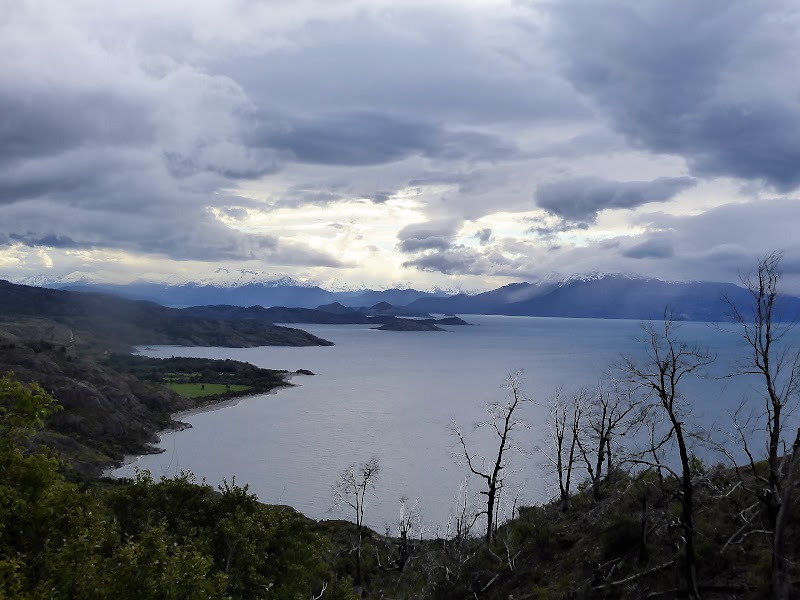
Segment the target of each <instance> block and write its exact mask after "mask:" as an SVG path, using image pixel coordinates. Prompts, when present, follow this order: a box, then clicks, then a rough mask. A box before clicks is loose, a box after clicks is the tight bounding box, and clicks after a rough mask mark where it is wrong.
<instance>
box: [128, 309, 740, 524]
mask: <svg viewBox="0 0 800 600" xmlns="http://www.w3.org/2000/svg"><path fill="white" fill-rule="evenodd" d="M465 318H466V319H467V320H468V321H469V322H471V323H474V324H475V326H472V327H468V326H462V327H448V331H447V332H446V333H436V332H389V331H375V330H373V329H370V328H369V327H368V326H365V325H305V326H299V327H302V328H303V329H306V330H307V331H309V332H311V333H313V334H315V335H318V336H320V337H323V338H326V339H329V340H331V341H332V342H334V343H335V344H336V345H335V346H332V347H306V348H286V347H259V348H246V349H231V348H185V347H173V346H169V347H165V346H160V347H156V348H148V349H147V350H146V351H144V350H143V353H144V354H147V355H148V356H156V357H169V356H172V355H175V356H193V357H210V358H231V359H236V360H241V361H247V362H250V363H252V364H254V365H257V366H259V367H265V368H272V369H285V370H289V371H296V370H298V369H309V370H311V371H313V372H314V373H316V375H315V376H297V377H295V378H294V380H293V383H295V384H297V385H296V386H295V387H292V388H283V389H280V390H278V391H277V392H275V393H272V394H266V395H260V396H253V397H247V398H242V399H240V400H239V401H238V402H237V403H235V404H232V405H225V406H222V407H219V408H215V409H213V410H206V411H201V412H196V413H193V414H189V415H186V416H182V417H181V420H183V421H185V422H188V423H190V424H191V425H192V429H187V430H184V431H180V432H170V433H165V434H164V435H163V436H162V439H161V443H160V447H161V448H163V449H164V452H163V453H162V454H156V455H149V456H143V457H139V458H137V459H136V460H135V461H133V462H132V463H130V464H128V465H126V466H124V467H122V468H120V469H117V470H116V471H114V475H115V476H118V477H121V476H132V474H133V473H134V469H135V468H143V469H148V470H150V471H151V472H152V473H153V475H154V476H160V475H162V474H166V475H173V474H175V473H176V472H178V471H180V470H190V471H192V472H194V473H195V474H196V475H197V477H198V478H204V479H205V480H206V481H207V482H208V483H209V484H212V485H217V484H219V483H221V482H222V480H223V479H225V480H228V481H230V480H231V479H232V478H233V477H234V476H235V478H236V483H238V484H245V483H247V484H248V485H249V486H250V489H251V490H252V491H253V492H255V493H256V494H257V495H258V497H259V498H260V499H261V500H262V501H263V502H267V503H273V504H288V505H291V506H293V507H295V508H296V509H298V510H300V511H301V512H303V513H304V514H306V515H308V516H309V517H312V518H314V519H329V518H348V519H350V520H353V516H352V514H350V512H347V511H344V510H338V509H333V510H332V505H333V497H332V493H331V487H332V486H333V485H334V484H335V483H336V482H337V480H338V479H339V477H340V475H341V473H342V472H343V471H344V470H345V469H346V468H347V467H348V465H350V464H352V463H363V462H366V461H367V460H369V459H370V458H371V457H372V456H376V457H377V458H378V461H379V463H380V474H379V478H378V480H377V485H376V489H375V495H374V497H372V498H370V499H369V500H368V504H367V508H366V516H365V522H366V523H367V524H368V525H370V526H371V527H373V528H376V529H377V530H378V531H383V530H384V528H385V526H386V525H387V524H391V523H393V522H395V521H396V520H397V519H398V517H399V506H400V504H399V500H400V498H401V497H407V498H409V501H410V502H411V503H413V502H414V501H418V503H419V504H418V509H417V510H418V512H419V514H420V515H421V518H422V522H423V523H424V525H425V528H426V530H425V533H426V535H428V536H431V535H435V534H436V531H437V530H438V531H444V530H445V529H446V527H447V524H448V519H449V518H450V516H451V513H452V512H453V511H454V509H455V506H456V501H457V497H458V494H459V489H460V488H461V486H462V485H463V484H464V482H465V477H466V475H467V469H466V467H465V466H464V465H463V460H462V456H461V455H460V450H459V448H458V447H457V446H456V443H457V439H456V438H455V437H454V436H453V434H452V433H451V429H450V426H451V424H453V423H456V424H457V425H458V426H459V427H460V428H461V429H462V430H463V431H464V432H465V434H466V436H467V440H468V443H469V444H470V448H471V449H475V451H476V452H478V451H483V452H485V453H486V454H487V455H488V454H490V453H491V452H492V451H494V452H496V444H494V442H493V440H492V439H491V438H490V437H488V436H487V435H486V434H485V430H483V429H482V430H479V431H477V432H473V430H472V428H473V425H474V424H475V423H476V422H480V421H485V419H486V412H485V406H486V404H487V403H489V402H492V401H501V402H502V401H504V400H505V399H506V398H507V391H506V390H505V389H504V388H503V385H504V382H505V380H506V378H507V376H508V375H509V374H510V373H513V372H516V371H519V370H523V371H524V372H523V374H522V376H521V377H522V383H523V389H524V391H525V393H526V395H527V396H529V397H530V398H532V400H533V402H531V403H526V404H525V405H524V406H523V409H522V411H521V412H520V416H522V417H524V418H525V420H526V422H527V423H528V425H529V427H528V428H527V429H521V430H519V431H518V432H517V434H516V443H517V445H518V446H519V452H515V453H514V455H513V456H511V460H510V464H509V467H508V470H507V481H508V485H507V488H506V496H505V498H506V501H507V504H505V505H504V506H505V507H506V510H507V507H508V505H510V504H513V503H514V502H516V503H517V504H518V505H519V504H532V503H538V502H542V501H544V500H546V499H548V498H550V497H552V496H553V494H554V493H555V492H557V488H556V489H554V478H553V476H552V474H551V473H550V472H549V470H548V469H547V468H546V466H545V463H546V459H545V456H544V454H543V452H542V450H543V449H545V448H546V440H547V437H548V433H549V424H548V414H549V409H548V404H547V400H548V397H549V396H550V394H552V392H553V391H554V390H555V389H556V388H557V387H558V386H565V387H566V388H567V389H574V388H576V387H578V386H581V385H596V384H597V383H598V381H601V380H603V379H605V378H606V372H607V371H608V369H609V365H610V364H611V363H612V362H613V361H615V360H617V359H618V358H619V357H620V356H621V355H629V356H635V355H638V354H641V353H642V352H643V351H644V349H645V346H644V344H643V343H642V329H641V325H640V323H639V322H636V321H616V320H613V321H612V320H595V319H557V318H535V317H501V316H467V317H465ZM677 336H678V337H679V338H680V339H683V340H686V341H691V342H695V341H696V342H698V343H700V344H701V345H703V346H705V347H707V348H709V349H710V350H711V351H712V352H714V353H715V354H716V355H717V357H718V358H717V361H716V363H715V366H714V372H715V373H727V372H730V371H731V370H732V369H733V368H734V366H735V365H734V363H735V360H736V358H737V357H744V356H746V355H745V353H744V348H743V347H742V346H741V344H740V338H739V337H737V336H736V335H734V334H732V333H728V332H723V331H719V330H718V329H716V328H714V327H711V326H709V325H707V324H703V323H683V324H681V325H680V329H679V330H678V333H677ZM749 388H750V384H749V383H748V382H746V381H743V380H742V378H734V379H710V378H693V379H691V380H689V379H687V380H686V386H685V388H684V391H685V393H686V396H687V400H689V401H690V402H691V404H692V406H693V418H695V419H696V420H697V421H698V422H701V423H705V424H708V423H710V422H712V421H714V420H720V419H721V418H722V416H724V415H725V413H726V411H728V410H731V409H733V408H735V407H736V405H738V404H739V402H741V400H742V398H743V397H744V395H745V394H747V393H748V390H749ZM479 489H480V487H479V485H478V482H477V481H471V482H470V483H469V484H468V490H469V493H470V495H473V494H477V492H478V491H479ZM475 501H476V502H480V500H475ZM348 510H350V509H348Z"/></svg>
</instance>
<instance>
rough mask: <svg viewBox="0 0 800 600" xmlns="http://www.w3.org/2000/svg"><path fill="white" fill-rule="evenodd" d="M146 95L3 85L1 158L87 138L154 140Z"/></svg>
mask: <svg viewBox="0 0 800 600" xmlns="http://www.w3.org/2000/svg"><path fill="white" fill-rule="evenodd" d="M146 109H147V107H146V105H145V104H144V102H143V101H142V100H140V99H139V100H137V99H134V98H126V97H124V96H122V95H119V94H114V93H109V92H107V91H94V92H88V91H87V92H80V93H79V92H70V91H67V90H63V89H37V90H35V91H29V90H25V89H24V88H23V89H16V90H15V89H5V90H0V161H3V162H6V161H8V162H11V163H15V162H17V161H19V160H20V159H22V158H26V157H36V156H47V155H52V154H58V153H60V152H63V151H65V150H69V149H71V148H76V147H79V146H82V145H85V144H92V145H99V146H107V145H116V144H120V143H124V144H132V145H138V144H142V143H146V142H148V141H152V140H153V138H154V135H155V124H154V123H153V122H152V120H151V119H150V118H149V117H148V114H147V110H146Z"/></svg>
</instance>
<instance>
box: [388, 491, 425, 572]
mask: <svg viewBox="0 0 800 600" xmlns="http://www.w3.org/2000/svg"><path fill="white" fill-rule="evenodd" d="M417 504H418V502H417V501H415V502H414V503H413V504H411V506H409V505H408V497H406V496H403V497H401V498H400V518H399V520H397V521H396V522H395V529H396V530H395V532H394V533H395V534H396V537H392V534H393V532H392V530H391V529H390V528H389V527H388V526H387V527H386V546H387V548H386V560H385V561H382V560H381V557H380V554H379V555H378V565H379V566H380V567H381V568H382V569H383V570H384V571H399V572H400V574H401V575H402V573H403V571H404V570H405V568H406V566H407V565H408V564H409V562H410V561H411V559H412V557H413V556H414V553H415V552H416V551H417V550H418V549H419V546H420V544H421V543H422V523H421V521H420V517H419V515H418V514H417ZM384 563H385V564H384Z"/></svg>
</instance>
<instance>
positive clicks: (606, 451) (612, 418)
mask: <svg viewBox="0 0 800 600" xmlns="http://www.w3.org/2000/svg"><path fill="white" fill-rule="evenodd" d="M593 400H594V401H593V402H587V408H586V410H585V411H584V426H583V431H582V432H581V435H579V436H578V440H577V441H578V446H579V448H580V451H581V456H582V457H583V462H584V464H585V465H586V471H587V472H588V473H589V479H591V482H592V496H593V498H594V499H595V500H598V499H599V498H600V483H601V481H602V478H603V465H606V472H608V471H609V470H610V468H611V458H612V456H613V455H612V443H613V440H614V438H615V437H617V436H619V435H622V436H624V435H625V434H627V433H629V432H630V431H632V430H634V429H636V428H637V427H639V426H640V425H641V424H642V423H643V420H644V413H643V411H641V410H640V408H641V407H642V402H641V401H640V400H639V399H636V397H635V396H634V395H633V394H632V393H631V391H630V390H622V389H620V388H616V389H614V390H613V391H606V390H604V389H603V388H602V387H601V386H598V388H597V391H596V392H595V394H594V398H593Z"/></svg>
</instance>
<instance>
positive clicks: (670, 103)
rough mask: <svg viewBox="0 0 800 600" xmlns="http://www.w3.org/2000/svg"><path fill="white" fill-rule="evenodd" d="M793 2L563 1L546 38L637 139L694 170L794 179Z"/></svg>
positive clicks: (799, 146) (780, 183)
mask: <svg viewBox="0 0 800 600" xmlns="http://www.w3.org/2000/svg"><path fill="white" fill-rule="evenodd" d="M794 8H796V6H795V5H794V3H790V2H788V1H783V2H773V3H769V4H766V5H765V4H764V3H760V2H726V1H722V0H717V1H712V2H681V3H678V5H677V6H676V3H675V2H672V1H657V2H616V3H613V4H612V3H607V2H594V1H584V2H571V3H560V4H555V5H553V8H552V13H551V15H552V17H553V25H554V28H553V29H554V31H553V39H554V41H555V44H556V47H557V48H558V49H559V51H560V52H561V55H562V56H563V60H564V65H565V71H566V74H567V76H568V78H569V79H570V81H571V82H572V83H573V85H574V86H575V87H576V88H577V89H578V90H579V91H580V92H582V93H584V94H585V95H586V96H587V97H588V98H590V99H591V100H592V101H593V102H594V104H595V105H596V106H597V107H598V108H599V109H600V111H601V112H602V114H603V115H605V116H606V117H607V118H608V119H609V121H610V123H611V125H612V126H613V127H614V128H615V129H616V130H617V131H618V132H620V133H621V134H623V135H624V136H625V137H626V138H627V139H628V140H629V141H630V142H632V143H633V144H635V145H636V146H638V147H641V148H644V149H647V150H650V151H652V152H658V153H669V154H677V155H681V156H683V157H685V158H686V160H687V162H688V163H689V165H690V167H691V168H692V171H693V173H694V174H696V175H711V176H718V175H724V176H733V177H739V178H743V179H748V180H761V181H764V182H767V183H768V184H770V185H772V186H774V187H775V188H776V189H778V190H781V191H788V190H791V189H793V188H795V187H797V186H798V185H800V169H798V168H797V165H798V164H800V136H799V135H797V131H799V130H800V102H798V87H799V86H800V79H799V78H798V71H797V69H796V68H795V65H796V61H797V38H796V31H797V23H796V15H795V14H794V12H793V10H794Z"/></svg>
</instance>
